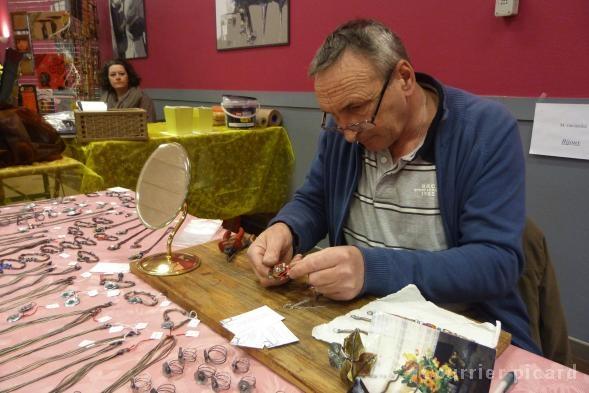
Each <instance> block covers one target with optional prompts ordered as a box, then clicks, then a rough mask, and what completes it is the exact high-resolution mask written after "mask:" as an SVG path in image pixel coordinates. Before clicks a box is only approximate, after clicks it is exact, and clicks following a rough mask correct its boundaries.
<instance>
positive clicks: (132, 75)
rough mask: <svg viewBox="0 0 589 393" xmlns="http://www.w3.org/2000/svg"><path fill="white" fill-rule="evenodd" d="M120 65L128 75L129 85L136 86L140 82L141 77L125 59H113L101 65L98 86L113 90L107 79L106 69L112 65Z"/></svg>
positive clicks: (105, 89)
mask: <svg viewBox="0 0 589 393" xmlns="http://www.w3.org/2000/svg"><path fill="white" fill-rule="evenodd" d="M117 64H118V65H122V66H123V67H124V68H125V71H127V75H128V76H129V87H137V86H139V84H140V83H141V78H140V77H139V75H137V72H136V71H135V69H134V68H133V66H132V65H131V63H129V62H127V61H126V60H121V59H115V60H111V61H109V62H107V63H106V64H105V65H104V66H103V67H102V71H101V73H100V87H101V88H102V90H104V91H114V90H113V88H112V86H111V85H110V80H109V79H108V69H109V68H110V66H113V65H117Z"/></svg>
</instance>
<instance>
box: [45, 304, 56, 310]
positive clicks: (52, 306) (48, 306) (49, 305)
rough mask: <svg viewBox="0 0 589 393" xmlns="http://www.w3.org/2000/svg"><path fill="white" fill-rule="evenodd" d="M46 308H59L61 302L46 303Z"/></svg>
mask: <svg viewBox="0 0 589 393" xmlns="http://www.w3.org/2000/svg"><path fill="white" fill-rule="evenodd" d="M45 308H47V309H52V308H59V304H57V303H51V304H48V305H46V306H45Z"/></svg>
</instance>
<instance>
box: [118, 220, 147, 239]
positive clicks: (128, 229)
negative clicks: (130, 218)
mask: <svg viewBox="0 0 589 393" xmlns="http://www.w3.org/2000/svg"><path fill="white" fill-rule="evenodd" d="M142 226H143V224H142V223H139V224H137V225H133V226H132V227H129V228H125V229H121V230H119V231H116V232H115V235H119V236H121V235H126V234H127V233H128V232H129V231H132V230H133V229H137V228H141V227H142Z"/></svg>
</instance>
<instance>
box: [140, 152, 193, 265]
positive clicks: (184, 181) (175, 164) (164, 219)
mask: <svg viewBox="0 0 589 393" xmlns="http://www.w3.org/2000/svg"><path fill="white" fill-rule="evenodd" d="M189 184H190V160H189V159H188V153H187V152H186V150H185V149H184V148H183V147H182V146H181V145H180V144H178V143H167V144H164V145H160V146H158V148H157V149H156V150H155V151H154V152H153V153H152V154H151V156H150V157H149V158H148V159H147V161H146V162H145V165H143V169H141V173H140V174H139V179H138V180H137V187H136V188H135V190H136V195H135V199H136V204H137V214H138V216H139V218H140V219H141V221H142V222H143V224H145V226H147V227H149V228H151V229H160V228H163V227H165V226H167V225H169V224H170V223H172V221H174V219H176V217H177V216H178V214H181V217H180V220H179V221H178V223H177V224H176V225H175V227H174V229H173V230H172V232H171V233H170V235H169V236H168V240H167V252H165V253H160V254H156V255H152V256H148V257H145V258H143V259H141V260H140V261H139V262H138V263H137V267H138V268H139V270H141V271H143V272H145V273H147V274H151V275H156V276H171V275H178V274H183V273H187V272H189V271H191V270H194V269H196V268H197V267H199V266H200V260H199V259H198V257H196V256H195V255H190V254H186V253H180V252H172V242H173V240H174V235H176V232H177V231H178V229H179V228H180V226H181V225H182V223H183V222H184V220H185V219H186V214H187V209H188V206H187V204H186V195H187V194H188V186H189Z"/></svg>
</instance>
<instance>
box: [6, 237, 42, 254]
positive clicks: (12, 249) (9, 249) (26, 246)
mask: <svg viewBox="0 0 589 393" xmlns="http://www.w3.org/2000/svg"><path fill="white" fill-rule="evenodd" d="M49 242H51V239H43V240H38V241H36V242H33V243H28V244H23V245H21V246H10V247H5V248H3V249H2V250H0V257H5V256H7V255H10V254H15V253H17V252H19V251H23V250H29V249H31V248H35V247H37V246H40V245H42V244H47V243H49Z"/></svg>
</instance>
